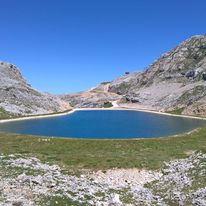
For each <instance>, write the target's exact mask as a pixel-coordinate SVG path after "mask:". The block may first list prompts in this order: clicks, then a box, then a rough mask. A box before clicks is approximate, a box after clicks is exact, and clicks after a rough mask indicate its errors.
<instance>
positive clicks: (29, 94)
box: [0, 62, 70, 117]
mask: <svg viewBox="0 0 206 206" xmlns="http://www.w3.org/2000/svg"><path fill="white" fill-rule="evenodd" d="M69 108H70V105H69V104H68V103H66V102H64V101H63V100H61V99H60V98H58V97H55V96H53V95H50V94H47V93H42V92H39V91H37V90H35V89H33V88H32V87H31V85H29V84H28V83H27V82H26V80H25V79H24V78H23V77H22V75H21V73H20V71H19V69H18V68H17V67H16V66H15V65H13V64H10V63H5V62H0V116H3V117H6V116H13V115H14V116H19V115H37V114H46V113H53V112H61V111H65V110H68V109H69Z"/></svg>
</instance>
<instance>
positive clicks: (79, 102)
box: [60, 82, 122, 108]
mask: <svg viewBox="0 0 206 206" xmlns="http://www.w3.org/2000/svg"><path fill="white" fill-rule="evenodd" d="M109 85H110V83H108V82H103V83H101V84H100V85H98V86H96V87H93V88H91V89H89V90H87V91H82V92H79V93H75V94H66V95H61V96H60V97H61V99H62V100H64V101H66V102H68V103H69V104H70V105H71V106H73V107H74V108H101V107H112V102H113V101H116V100H120V99H121V98H122V96H121V95H118V94H116V93H112V92H108V87H109Z"/></svg>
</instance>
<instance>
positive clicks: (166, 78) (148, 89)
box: [108, 35, 206, 115]
mask: <svg viewBox="0 0 206 206" xmlns="http://www.w3.org/2000/svg"><path fill="white" fill-rule="evenodd" d="M108 92H112V93H116V94H119V95H122V96H123V97H124V98H122V100H121V103H133V104H137V105H143V106H145V107H148V108H152V109H154V110H161V111H169V112H173V113H182V114H188V115H206V35H197V36H193V37H191V38H189V39H187V40H186V41H184V42H182V43H181V44H180V45H178V46H177V47H175V48H174V49H172V50H171V51H169V52H167V53H165V54H163V55H162V56H161V57H160V58H159V59H157V60H156V61H154V62H153V63H152V64H151V65H149V66H148V68H146V70H144V71H143V72H134V73H131V74H125V75H124V76H122V77H120V78H118V79H116V80H114V81H113V82H112V83H111V84H110V86H109V88H108Z"/></svg>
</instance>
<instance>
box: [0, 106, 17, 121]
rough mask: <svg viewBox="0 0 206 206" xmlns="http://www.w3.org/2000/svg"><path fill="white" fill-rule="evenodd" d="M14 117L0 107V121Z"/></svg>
mask: <svg viewBox="0 0 206 206" xmlns="http://www.w3.org/2000/svg"><path fill="white" fill-rule="evenodd" d="M12 117H15V115H13V114H11V113H10V112H7V111H6V110H5V109H3V108H1V107H0V119H9V118H12Z"/></svg>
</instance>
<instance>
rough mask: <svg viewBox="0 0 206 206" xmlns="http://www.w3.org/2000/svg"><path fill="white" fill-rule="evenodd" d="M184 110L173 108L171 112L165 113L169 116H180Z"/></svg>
mask: <svg viewBox="0 0 206 206" xmlns="http://www.w3.org/2000/svg"><path fill="white" fill-rule="evenodd" d="M183 110H184V108H175V109H174V110H171V111H167V113H170V114H178V115H180V114H182V112H183Z"/></svg>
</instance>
